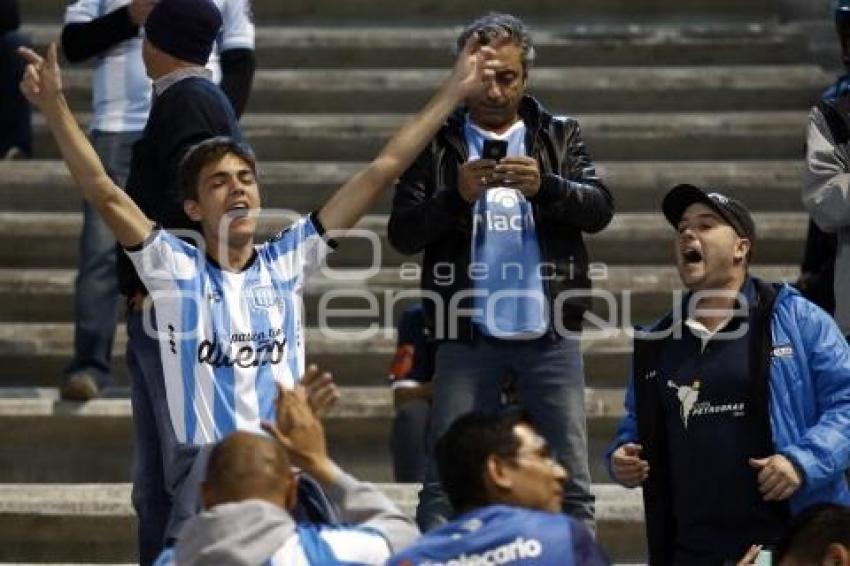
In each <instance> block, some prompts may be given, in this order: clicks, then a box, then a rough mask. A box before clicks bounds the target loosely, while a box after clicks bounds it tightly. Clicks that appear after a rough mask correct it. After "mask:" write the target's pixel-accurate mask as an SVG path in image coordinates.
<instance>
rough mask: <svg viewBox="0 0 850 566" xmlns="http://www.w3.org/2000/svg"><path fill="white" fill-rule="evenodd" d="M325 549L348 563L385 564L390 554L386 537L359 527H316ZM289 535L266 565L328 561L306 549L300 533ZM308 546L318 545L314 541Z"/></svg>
mask: <svg viewBox="0 0 850 566" xmlns="http://www.w3.org/2000/svg"><path fill="white" fill-rule="evenodd" d="M317 530H318V536H319V537H320V538H321V541H320V542H321V544H322V546H323V547H324V548H323V550H326V551H328V552H330V553H331V554H332V555H333V558H334V559H335V560H336V562H339V563H343V564H346V565H349V566H357V565H362V566H367V565H378V564H384V563H385V562H386V561H387V559H388V558H389V557H390V547H389V545H388V544H387V541H386V539H384V537H382V536H381V535H380V534H378V533H376V532H372V531H369V530H366V529H358V528H356V527H317ZM297 532H298V533H299V535H296V536H292V537H290V538H289V539H288V540H287V541H286V543H285V544H284V545H283V546H282V547H280V549H279V550H278V551H277V552H275V553H274V554H273V555H272V556H271V558H270V559H269V561H268V562H266V564H268V565H269V566H318V565H320V564H327V563H328V562H327V559H328V557H327V556H324V555H323V556H311V555H309V554H308V552H307V551H305V548H304V547H305V545H304V543H303V542H302V540H301V537H300V534H301V533H304V532H305V530H304V529H299V530H298V531H297ZM306 534H307V536H316V530H312V529H311V530H309V531H306ZM306 546H307V548H316V547H317V546H318V545H317V544H315V542H313V543H310V544H307V545H306Z"/></svg>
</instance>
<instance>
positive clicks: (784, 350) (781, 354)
mask: <svg viewBox="0 0 850 566" xmlns="http://www.w3.org/2000/svg"><path fill="white" fill-rule="evenodd" d="M793 356H794V348H792V347H791V345H790V344H783V345H781V346H775V347H774V348H773V351H772V352H771V353H770V357H771V358H791V357H793Z"/></svg>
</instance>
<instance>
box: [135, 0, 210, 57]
mask: <svg viewBox="0 0 850 566" xmlns="http://www.w3.org/2000/svg"><path fill="white" fill-rule="evenodd" d="M220 29H221V13H220V12H219V11H218V8H216V6H215V4H213V3H212V2H211V1H210V0H160V1H159V2H157V4H156V6H155V7H154V9H153V10H151V13H150V14H148V19H147V21H146V22H145V36H146V37H147V38H148V40H149V41H150V42H151V43H152V44H154V46H156V47H157V48H158V49H160V50H162V51H164V52H165V53H168V54H169V55H171V56H172V57H176V58H177V59H180V60H181V61H188V62H189V63H195V64H196V65H206V64H207V60H208V59H209V58H210V53H211V52H212V48H213V43H214V42H215V38H216V36H217V35H218V32H219V30H220Z"/></svg>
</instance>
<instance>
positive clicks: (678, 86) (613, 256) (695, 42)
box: [0, 0, 832, 563]
mask: <svg viewBox="0 0 850 566" xmlns="http://www.w3.org/2000/svg"><path fill="white" fill-rule="evenodd" d="M794 1H796V0H785V2H784V4H783V6H784V5H785V4H793V3H794ZM64 5H65V3H64V2H62V1H60V0H33V1H31V2H30V1H27V2H22V9H23V11H24V16H25V22H26V24H27V29H28V31H29V32H30V33H31V34H32V36H33V38H34V39H35V41H36V43H38V44H39V45H43V44H44V43H46V42H47V41H49V40H50V39H51V38H54V37H57V36H58V32H59V26H58V22H59V21H60V19H61V14H62V11H63V9H64ZM253 5H254V13H255V16H256V21H257V23H258V33H257V48H258V51H257V56H258V62H259V68H260V70H259V72H258V74H257V78H256V82H255V89H254V93H253V95H252V98H251V101H250V103H249V109H248V113H247V114H246V115H245V117H244V118H243V127H244V129H245V133H246V136H247V138H248V139H249V141H251V142H252V144H253V145H254V146H255V147H256V150H257V152H258V156H259V158H260V162H261V183H262V185H263V186H264V190H265V205H266V208H267V210H266V212H267V214H266V215H265V216H264V218H263V222H264V231H265V232H266V233H272V232H273V231H276V230H277V229H279V227H280V226H281V225H282V224H285V223H286V222H288V218H290V216H288V215H287V214H286V213H285V210H293V211H297V212H298V213H304V212H308V211H310V210H313V209H315V208H316V207H317V206H319V205H320V204H321V203H322V202H323V201H324V200H325V199H326V198H327V197H328V196H329V195H330V194H331V193H332V191H333V190H334V189H335V188H336V187H338V186H339V184H340V183H342V182H343V181H344V180H345V179H346V178H347V177H348V176H349V175H350V174H351V173H352V172H354V171H356V170H357V168H358V167H359V166H360V165H361V164H362V163H363V162H365V161H366V160H368V159H369V158H370V157H371V156H372V155H374V153H375V152H376V151H377V150H378V148H379V147H380V146H381V144H382V143H383V142H384V141H385V140H386V138H387V137H388V136H389V134H390V133H391V132H392V131H393V130H394V129H395V128H396V127H398V125H399V124H401V123H402V122H403V120H404V118H405V117H406V116H407V115H409V113H410V112H412V111H414V110H415V109H416V108H417V107H418V106H419V105H420V104H421V103H422V102H423V101H424V100H425V99H426V98H427V96H428V95H429V93H430V91H431V89H432V88H433V86H434V85H436V84H437V82H438V81H439V80H440V79H441V78H442V77H444V76H445V74H446V72H447V68H448V65H449V64H450V62H451V59H452V57H451V45H452V43H453V38H454V37H455V36H456V34H457V33H458V31H459V30H460V28H461V25H462V24H463V23H464V22H465V21H466V20H468V19H469V18H471V17H474V16H475V15H478V14H479V13H481V12H484V11H486V10H507V11H511V12H513V13H516V14H518V15H521V16H524V17H526V18H527V20H528V21H529V22H532V23H537V24H538V25H537V26H535V29H536V33H535V39H536V40H537V45H538V63H537V64H538V67H537V68H535V69H533V71H532V83H531V92H532V93H534V94H535V95H537V96H539V97H540V99H541V100H542V101H543V102H544V104H546V106H547V107H548V108H549V109H551V110H553V111H554V112H556V113H560V114H567V115H571V116H576V117H577V118H578V119H579V121H580V123H581V125H582V128H583V134H584V137H585V139H586V141H587V143H588V147H589V149H590V151H591V153H592V155H593V156H594V158H595V160H596V162H597V164H598V168H599V171H600V174H601V175H602V177H603V178H604V179H605V181H606V182H607V183H608V185H609V186H610V187H611V189H612V191H613V193H614V195H615V199H616V202H617V215H616V217H615V219H614V221H613V222H612V224H611V225H610V226H609V227H608V228H607V229H606V230H604V231H603V232H601V233H600V234H598V235H594V236H592V237H589V238H588V240H587V241H588V247H589V251H590V257H591V260H592V261H593V262H596V264H595V265H597V266H598V270H596V271H595V272H594V273H595V275H594V276H593V279H594V287H595V289H596V290H597V292H598V294H599V296H598V297H597V298H596V300H595V306H594V310H593V313H594V314H595V315H596V316H597V317H598V318H599V319H601V321H602V322H597V323H596V324H595V325H593V324H589V325H588V331H587V332H585V335H584V336H583V337H582V346H583V351H584V355H585V368H586V374H587V383H588V390H587V395H586V405H587V411H588V419H589V433H590V434H589V436H590V453H591V467H592V474H593V479H594V481H595V482H596V483H595V484H594V491H595V493H596V494H597V497H598V501H597V507H598V520H599V536H600V540H601V542H602V544H603V545H604V546H605V548H606V549H607V550H608V552H609V553H610V554H611V556H612V558H613V559H614V560H615V561H618V562H641V561H645V559H646V558H645V551H644V544H643V526H642V509H641V500H640V492H639V491H636V490H632V491H630V490H624V489H621V488H619V487H618V486H615V485H613V484H611V483H609V482H610V480H609V478H608V477H607V475H606V474H605V472H604V471H603V470H602V469H601V461H600V455H601V451H602V449H603V447H604V445H605V443H606V442H607V440H608V439H609V438H610V436H611V434H612V432H613V429H614V427H615V425H616V420H617V418H618V417H619V416H620V415H621V414H622V396H623V387H624V386H625V379H626V376H627V374H628V367H629V361H630V353H631V341H630V338H629V336H628V333H627V332H625V331H620V330H619V329H621V328H624V327H627V326H629V324H630V323H645V322H649V321H651V320H653V319H655V318H657V317H658V316H660V315H661V314H662V313H663V312H664V311H665V310H666V309H669V308H670V306H671V305H672V304H673V301H675V297H676V293H677V292H679V288H680V286H679V282H678V277H677V276H676V273H675V270H674V269H673V268H672V261H671V260H672V244H671V240H672V230H671V229H670V227H669V226H668V225H667V224H666V222H665V221H664V219H663V217H662V216H661V215H660V214H659V212H658V209H659V204H660V200H661V197H662V196H663V194H664V193H665V192H666V191H667V190H668V189H669V188H670V187H671V186H672V185H673V184H675V183H678V182H685V181H687V182H694V183H697V184H705V185H710V186H713V187H717V188H719V189H720V190H723V191H725V192H727V193H729V194H732V195H735V196H737V197H739V198H741V199H742V200H744V202H746V203H748V204H749V205H750V206H751V207H752V208H753V209H754V210H755V211H756V212H757V214H756V223H757V227H758V231H759V241H758V244H757V247H756V263H757V265H756V267H755V272H756V273H757V274H759V275H761V276H763V277H765V278H768V279H774V280H789V281H790V280H794V279H795V278H796V274H797V268H796V266H797V264H798V262H799V259H800V257H801V253H802V242H803V237H804V235H805V224H806V217H805V215H804V214H803V212H802V209H801V207H800V205H799V183H800V181H799V179H800V174H801V167H802V166H801V163H800V153H801V147H802V137H803V129H804V127H805V120H806V113H807V110H808V107H809V106H810V105H811V103H812V102H813V101H814V100H815V99H816V97H817V94H818V93H819V92H820V90H821V89H822V88H823V87H824V86H826V84H828V83H829V82H830V80H831V77H832V75H831V74H830V73H828V72H826V71H824V70H823V69H822V68H821V67H819V66H817V65H814V64H812V63H811V62H810V59H809V53H808V43H809V41H808V38H807V37H806V35H805V33H804V32H805V29H807V28H801V27H800V25H799V24H798V23H795V22H788V21H786V20H785V19H784V17H785V16H786V15H787V13H790V12H789V11H788V10H786V8H785V7H783V8H782V9H780V8H779V7H778V4H776V3H774V2H769V1H768V0H736V1H732V0H693V1H690V2H681V1H679V0H645V1H642V2H632V1H626V0H575V1H573V2H569V3H562V2H553V1H549V0H544V1H540V2H519V1H517V0H499V1H497V2H491V3H488V4H487V5H486V6H484V5H481V4H475V3H465V2H450V1H447V0H428V1H425V0H411V2H406V3H401V4H399V3H397V2H390V1H388V0H371V1H370V2H365V1H363V0H344V1H340V0H312V1H310V2H306V1H304V0H296V1H293V2H275V1H274V0H254V2H253ZM801 29H802V30H803V31H802V32H801ZM65 83H66V87H67V89H68V93H69V98H70V100H71V104H72V108H73V109H74V110H75V112H77V113H78V116H79V117H80V119H81V120H82V121H85V120H86V119H87V117H88V112H89V111H90V106H89V96H90V92H89V87H90V70H89V69H88V68H87V67H86V66H85V65H83V66H78V67H73V68H68V70H67V73H66V80H65ZM35 134H36V139H37V152H38V157H39V160H37V161H33V162H28V163H0V203H2V205H0V368H2V369H0V562H3V561H8V562H54V563H55V562H76V563H83V562H84V563H104V562H122V563H126V562H131V561H133V560H134V518H133V515H132V509H131V508H130V505H129V487H128V485H127V483H126V482H128V481H129V470H130V452H131V440H130V410H129V401H128V398H127V396H128V393H127V376H126V370H125V368H124V359H123V349H124V343H125V335H124V331H123V325H121V326H119V331H118V336H117V337H116V344H115V352H116V360H115V364H114V365H115V375H116V377H117V380H116V381H117V383H116V385H115V387H113V388H111V389H109V390H108V391H107V392H106V394H105V398H103V399H99V400H96V401H93V402H90V403H87V404H83V405H78V404H69V403H64V402H61V401H58V400H57V393H56V388H57V386H58V385H59V383H60V374H61V369H62V366H63V365H64V363H66V361H67V359H68V357H69V356H70V353H71V348H72V343H73V328H72V324H71V321H72V320H73V319H72V316H73V315H72V310H73V306H72V296H73V278H74V269H75V266H76V261H77V250H76V246H77V242H76V240H77V234H78V232H79V229H80V224H81V217H80V215H79V198H78V197H77V195H76V193H75V192H74V190H73V187H72V186H71V182H70V177H69V176H68V174H67V171H66V170H65V168H64V165H63V164H61V162H59V161H57V156H58V153H57V150H56V148H55V146H54V144H53V142H52V141H51V140H50V139H49V137H48V136H47V134H46V131H45V128H44V124H43V120H42V119H41V117H40V116H36V119H35ZM390 197H391V195H389V194H388V195H386V197H385V198H384V199H383V200H382V201H381V202H380V203H379V204H378V206H377V207H376V208H375V209H374V210H373V214H372V215H371V216H369V217H367V218H366V219H364V221H363V222H362V223H361V227H362V228H365V229H368V230H370V231H372V232H374V234H375V235H376V240H375V248H376V249H377V250H379V251H380V258H379V261H377V262H373V261H372V260H373V259H374V257H373V255H372V254H371V253H370V244H369V242H367V241H365V240H363V239H362V238H361V239H355V238H350V239H348V240H346V241H343V242H342V245H341V248H340V250H339V252H338V253H336V254H334V256H333V257H332V258H331V260H330V261H329V265H330V266H331V267H332V268H334V269H337V270H347V271H343V272H342V273H341V274H346V275H348V277H344V278H342V279H339V278H338V279H333V278H332V277H329V276H328V275H327V274H324V273H323V274H320V275H318V276H317V277H316V278H314V279H313V281H311V283H310V285H309V287H308V288H307V291H306V295H305V303H306V308H307V324H308V327H309V328H308V331H307V336H306V345H307V350H308V359H309V360H311V361H314V362H317V363H319V364H320V365H321V366H323V367H325V368H327V369H329V370H331V371H333V372H334V373H335V375H336V378H337V380H338V381H339V383H340V384H341V386H343V388H344V390H343V398H342V402H341V406H340V407H339V409H338V411H337V412H336V414H335V415H334V416H332V417H331V418H329V420H328V423H327V428H328V433H329V436H330V445H331V448H332V450H333V452H334V455H335V456H336V457H337V458H338V459H339V460H340V462H341V463H342V464H343V465H344V466H345V467H347V468H348V469H349V470H351V471H353V472H355V473H356V474H358V475H359V476H360V477H362V478H364V479H368V480H370V481H375V482H381V483H380V485H381V488H382V489H384V490H386V491H387V492H388V493H389V494H390V496H391V497H393V498H394V499H395V500H396V501H398V502H399V504H401V505H402V507H404V508H405V509H407V510H412V508H413V506H414V504H415V492H416V489H417V487H416V486H412V485H399V484H391V483H388V482H390V481H391V480H392V478H391V470H390V465H389V454H388V450H387V448H386V446H387V438H388V433H389V424H390V419H391V415H392V408H391V398H390V394H389V392H388V389H387V387H386V385H385V384H384V382H383V376H384V375H385V373H386V368H387V365H388V363H389V359H390V357H391V355H392V353H393V351H394V347H395V333H394V330H393V328H392V322H393V320H395V319H396V316H397V314H398V312H399V311H400V309H401V307H402V306H403V305H405V304H408V303H409V302H411V301H412V300H413V299H412V298H411V296H410V295H412V294H414V293H415V289H416V288H417V282H418V272H417V271H416V267H415V263H416V261H417V258H416V257H412V258H410V257H403V256H401V255H399V254H398V253H397V252H395V251H394V250H392V248H391V247H390V246H389V245H388V243H387V242H386V221H387V214H388V212H389V205H390ZM371 263H375V269H374V270H372V271H371V272H370V273H368V274H366V276H363V273H362V270H363V269H364V268H366V267H368V266H369V265H370V264H371ZM355 270H361V273H360V275H358V274H357V273H356V271H355ZM341 274H340V273H337V275H341ZM329 292H333V293H335V296H336V298H335V299H333V301H331V302H330V303H329V304H330V305H331V306H334V307H337V308H345V309H349V310H353V311H355V312H348V313H344V314H342V315H340V316H336V317H334V318H331V319H326V318H322V317H321V316H320V308H319V307H320V305H321V303H322V298H323V297H325V300H327V297H328V296H329V295H328V293H329ZM366 292H368V293H370V294H373V295H374V296H375V299H376V300H375V302H376V303H377V304H376V307H375V308H374V309H373V305H372V303H371V302H370V301H372V300H371V299H365V298H364V296H365V294H366ZM606 301H607V302H606ZM612 305H613V308H612ZM370 309H372V311H371V313H369V312H368V311H369V310H370ZM366 313H368V316H364V314H366Z"/></svg>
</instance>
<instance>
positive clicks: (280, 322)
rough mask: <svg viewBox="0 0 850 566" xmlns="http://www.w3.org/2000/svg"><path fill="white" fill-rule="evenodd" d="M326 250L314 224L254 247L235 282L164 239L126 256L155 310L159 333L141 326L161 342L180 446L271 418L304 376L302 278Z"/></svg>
mask: <svg viewBox="0 0 850 566" xmlns="http://www.w3.org/2000/svg"><path fill="white" fill-rule="evenodd" d="M201 247H202V246H201ZM330 251H331V248H330V246H329V245H328V243H327V242H326V241H325V239H324V237H323V229H322V228H321V226H320V225H319V223H318V220H317V219H315V218H314V217H312V216H311V217H304V218H301V219H300V220H298V221H297V222H295V224H293V225H292V226H291V227H290V228H288V229H287V230H284V231H283V232H281V233H280V234H278V235H277V236H275V237H274V238H272V239H271V240H269V241H268V242H266V243H265V244H262V245H260V246H257V247H256V253H255V256H254V258H253V259H252V261H251V262H249V265H248V266H246V267H245V269H244V270H243V271H241V272H239V273H234V272H229V271H224V270H222V269H220V268H219V266H218V265H216V264H215V262H214V261H213V260H211V259H210V258H208V257H206V255H205V254H204V253H203V251H202V250H201V249H199V248H196V247H194V246H192V245H191V244H188V243H186V242H184V241H182V240H180V239H179V238H177V237H176V236H174V235H173V234H171V233H169V232H167V231H165V230H156V231H154V233H153V234H152V236H151V238H150V239H149V240H148V241H146V242H145V243H144V245H143V246H142V247H141V249H139V250H134V251H128V252H127V253H128V255H129V256H130V259H131V260H132V262H133V265H134V266H135V267H136V270H137V271H138V273H139V276H140V277H141V279H142V281H143V282H144V283H145V285H146V286H147V288H148V290H149V291H150V294H151V297H152V299H153V302H154V307H155V310H156V325H157V329H156V330H154V329H153V328H152V325H151V324H150V322H149V321H146V331H153V332H157V331H158V333H159V334H158V338H159V344H160V353H161V360H162V366H163V367H162V370H163V375H164V376H165V390H166V397H167V401H168V410H169V414H170V417H171V423H172V425H173V427H174V432H175V435H176V438H177V441H178V442H181V443H187V444H194V445H201V444H207V443H212V442H216V441H218V440H220V439H222V438H223V437H225V436H226V435H227V434H228V433H230V432H232V431H234V430H255V431H259V430H260V426H259V425H260V421H261V420H271V419H273V418H274V400H275V398H276V396H277V385H276V384H277V383H281V384H283V385H284V386H286V387H293V386H294V385H295V384H296V383H297V381H298V379H299V378H300V376H301V375H302V374H303V373H304V336H303V320H302V292H303V288H304V283H305V279H306V277H307V276H308V274H309V273H311V272H312V271H314V270H315V269H316V268H317V267H318V266H319V265H320V264H321V262H322V261H323V259H324V258H325V256H326V255H327V254H328V253H329V252H330ZM148 318H150V317H148Z"/></svg>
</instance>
